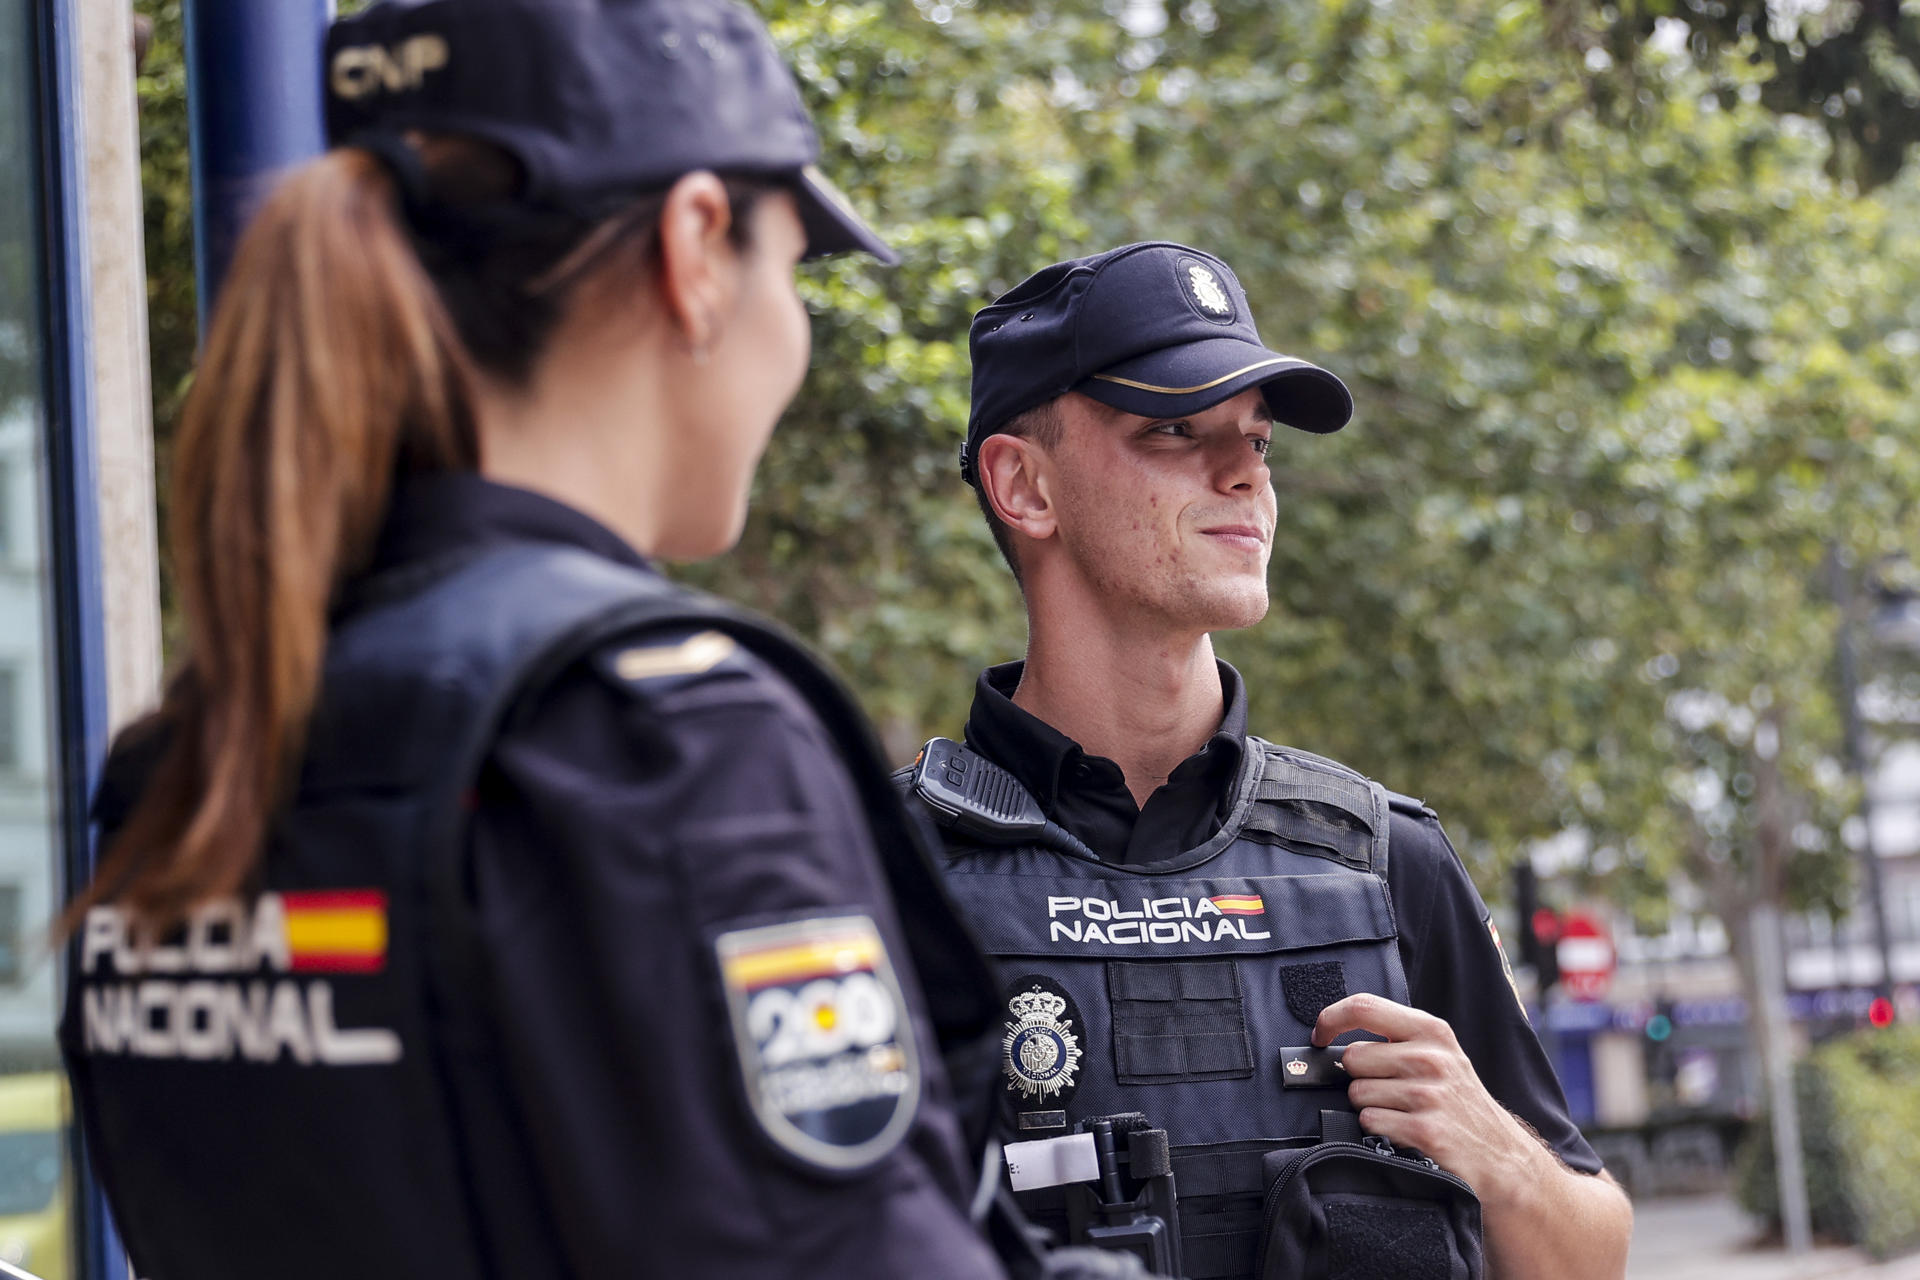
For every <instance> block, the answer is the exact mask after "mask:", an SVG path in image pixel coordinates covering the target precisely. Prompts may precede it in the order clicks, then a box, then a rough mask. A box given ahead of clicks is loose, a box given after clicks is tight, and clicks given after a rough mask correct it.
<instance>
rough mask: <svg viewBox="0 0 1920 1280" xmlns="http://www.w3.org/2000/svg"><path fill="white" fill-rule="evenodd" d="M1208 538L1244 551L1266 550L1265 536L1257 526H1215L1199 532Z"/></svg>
mask: <svg viewBox="0 0 1920 1280" xmlns="http://www.w3.org/2000/svg"><path fill="white" fill-rule="evenodd" d="M1200 532H1201V533H1204V534H1206V535H1207V536H1208V537H1209V538H1217V539H1219V540H1220V541H1221V542H1224V543H1227V544H1228V545H1230V546H1236V547H1241V548H1243V549H1246V550H1252V551H1262V550H1265V549H1266V545H1267V536H1266V534H1265V533H1263V532H1262V531H1261V530H1260V528H1259V527H1258V526H1257V525H1250V524H1216V525H1211V526H1209V527H1207V528H1205V529H1202V530H1201V531H1200Z"/></svg>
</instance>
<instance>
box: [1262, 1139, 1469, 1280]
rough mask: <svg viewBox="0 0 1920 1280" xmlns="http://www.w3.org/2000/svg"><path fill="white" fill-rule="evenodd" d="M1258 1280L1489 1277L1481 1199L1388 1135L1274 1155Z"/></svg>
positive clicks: (1267, 1167)
mask: <svg viewBox="0 0 1920 1280" xmlns="http://www.w3.org/2000/svg"><path fill="white" fill-rule="evenodd" d="M1262 1173H1263V1174H1264V1175H1265V1180H1266V1186H1267V1199H1266V1212H1265V1217H1264V1219H1263V1223H1262V1232H1263V1237H1262V1239H1261V1242H1260V1263H1259V1266H1258V1267H1257V1268H1256V1269H1255V1272H1254V1274H1255V1275H1257V1276H1259V1277H1260V1280H1483V1277H1484V1275H1485V1272H1486V1262H1485V1250H1484V1249H1483V1247H1482V1243H1481V1235H1480V1200H1479V1197H1477V1196H1475V1195H1474V1194H1473V1188H1471V1187H1469V1186H1468V1185H1467V1184H1466V1183H1465V1182H1462V1181H1461V1180H1460V1179H1459V1178H1456V1177H1454V1176H1453V1175H1452V1174H1450V1173H1448V1172H1446V1171H1445V1170H1443V1169H1441V1168H1440V1167H1439V1166H1438V1165H1436V1164H1434V1163H1433V1162H1432V1161H1430V1160H1424V1159H1421V1158H1418V1157H1415V1156H1409V1155H1404V1154H1399V1153H1396V1152H1395V1151H1394V1150H1393V1147H1392V1146H1391V1145H1390V1144H1388V1143H1387V1142H1385V1141H1383V1140H1380V1139H1374V1138H1369V1139H1367V1140H1366V1141H1364V1142H1321V1143H1318V1144H1316V1145H1314V1146H1311V1147H1296V1148H1293V1149H1291V1150H1284V1151H1274V1152H1270V1153H1268V1155H1267V1156H1266V1158H1265V1160H1264V1161H1263V1163H1262Z"/></svg>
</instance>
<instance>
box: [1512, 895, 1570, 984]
mask: <svg viewBox="0 0 1920 1280" xmlns="http://www.w3.org/2000/svg"><path fill="white" fill-rule="evenodd" d="M1513 905H1514V914H1515V915H1516V916H1517V917H1519V921H1520V939H1519V941H1520V963H1522V964H1524V965H1526V966H1528V967H1529V968H1531V969H1532V970H1533V977H1534V981H1535V982H1536V983H1537V984H1538V985H1539V988H1540V998H1541V999H1543V1000H1544V999H1545V998H1546V995H1547V991H1548V990H1549V989H1550V988H1552V987H1555V986H1558V985H1559V982H1560V954H1559V950H1558V948H1559V945H1560V917H1559V915H1558V914H1557V913H1556V912H1555V911H1554V910H1553V909H1552V908H1551V907H1543V906H1541V905H1540V881H1539V879H1538V877H1536V876H1535V875H1534V871H1533V864H1532V863H1530V862H1522V863H1521V864H1520V865H1519V866H1517V867H1515V868H1514V869H1513Z"/></svg>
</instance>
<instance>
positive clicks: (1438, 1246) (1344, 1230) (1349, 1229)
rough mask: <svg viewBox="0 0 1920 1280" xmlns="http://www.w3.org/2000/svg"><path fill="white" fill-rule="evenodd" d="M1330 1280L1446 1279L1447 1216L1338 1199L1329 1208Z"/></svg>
mask: <svg viewBox="0 0 1920 1280" xmlns="http://www.w3.org/2000/svg"><path fill="white" fill-rule="evenodd" d="M1326 1213H1327V1276H1328V1280H1447V1278H1448V1277H1449V1276H1451V1275H1452V1274H1453V1267H1452V1253H1453V1251H1452V1250H1451V1249H1450V1248H1448V1245H1447V1237H1448V1234H1449V1231H1448V1227H1447V1215H1446V1211H1445V1210H1443V1209H1441V1208H1440V1207H1439V1206H1438V1205H1430V1204H1383V1203H1381V1202H1380V1201H1379V1200H1377V1199H1374V1198H1372V1197H1369V1198H1368V1199H1366V1200H1359V1201H1353V1200H1344V1201H1343V1200H1336V1201H1333V1202H1331V1203H1329V1204H1328V1205H1327V1209H1326Z"/></svg>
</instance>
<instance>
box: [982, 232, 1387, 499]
mask: <svg viewBox="0 0 1920 1280" xmlns="http://www.w3.org/2000/svg"><path fill="white" fill-rule="evenodd" d="M969 346H970V347H971V349H972V355H973V409H972V412H971V414H970V415H969V416H968V419H967V440H966V443H965V444H964V445H962V446H961V449H960V474H961V476H962V477H963V478H965V480H966V481H967V483H968V484H977V483H979V481H978V478H977V477H976V476H975V474H974V467H973V460H974V456H975V453H976V451H977V450H978V449H979V447H980V442H981V441H982V440H984V439H985V438H986V437H988V436H990V435H992V434H993V433H994V432H996V431H998V430H1000V429H1001V428H1003V427H1005V426H1006V425H1007V423H1009V422H1011V421H1012V420H1013V419H1015V418H1017V417H1019V416H1020V415H1021V414H1023V413H1025V412H1027V411H1028V410H1029V409H1035V408H1038V407H1039V406H1041V405H1043V404H1046V403H1047V402H1048V401H1050V400H1053V399H1055V398H1057V397H1059V396H1062V395H1065V394H1066V393H1067V392H1069V391H1078V392H1079V393H1081V394H1082V395H1085V396H1089V397H1091V398H1093V399H1095V400H1098V401H1099V402H1100V403H1102V404H1105V405H1110V406H1112V407H1113V408H1115V409H1119V410H1121V411H1123V412H1126V413H1137V414H1140V415H1142V416H1144V417H1149V418H1163V417H1176V416H1178V415H1180V414H1184V413H1198V412H1200V411H1201V410H1202V409H1206V408H1209V407H1211V406H1213V405H1216V404H1219V403H1220V402H1221V401H1222V400H1226V399H1229V398H1231V397H1233V396H1236V395H1238V394H1239V393H1240V392H1242V391H1244V390H1246V389H1247V388H1248V387H1254V386H1257V387H1259V388H1260V389H1261V391H1262V392H1263V393H1264V395H1265V396H1266V401H1267V406H1268V408H1269V409H1271V410H1272V412H1273V416H1274V419H1275V421H1278V422H1283V423H1285V424H1286V425H1287V426H1290V427H1298V428H1299V429H1300V430H1302V431H1313V432H1320V433H1325V432H1329V431H1338V430H1339V429H1340V428H1341V427H1344V426H1345V425H1346V424H1347V419H1349V418H1351V417H1352V416H1353V396H1352V395H1351V394H1349V393H1348V391H1347V388H1346V385H1345V384H1344V383H1342V382H1341V381H1340V379H1338V378H1336V377H1334V376H1333V375H1332V374H1331V373H1328V372H1327V371H1326V370H1325V369H1322V368H1320V367H1319V366H1318V365H1315V364H1311V363H1309V362H1308V361H1305V360H1301V359H1299V358H1298V357H1296V356H1289V355H1282V354H1281V353H1280V352H1278V351H1272V350H1269V349H1268V348H1267V347H1266V345H1265V344H1264V343H1262V342H1261V341H1260V334H1259V331H1258V330H1256V329H1255V328H1254V326H1253V311H1252V309H1251V308H1250V307H1248V306H1247V295H1246V291H1245V290H1243V289H1242V288H1241V287H1240V281H1239V280H1237V279H1235V278H1234V274H1233V272H1232V270H1230V269H1229V268H1228V266H1227V264H1226V263H1224V262H1222V261H1220V259H1218V258H1216V257H1214V256H1213V255H1212V254H1210V253H1203V252H1201V251H1200V250H1198V249H1190V248H1188V247H1187V246H1186V245H1182V244H1173V243H1171V242H1169V241H1152V242H1149V243H1145V244H1130V245H1123V246H1121V247H1120V248H1118V249H1110V250H1108V251H1107V252H1105V253H1097V254H1094V255H1093V256H1092V257H1087V258H1075V259H1074V260H1073V261H1071V262H1058V263H1055V264H1054V265H1053V266H1050V267H1047V268H1044V269H1043V270H1041V271H1038V272H1035V273H1034V274H1033V275H1031V276H1029V277H1028V278H1027V279H1026V280H1024V281H1022V282H1021V283H1020V284H1019V285H1017V286H1016V287H1015V288H1014V289H1013V290H1012V291H1010V292H1009V293H1007V294H1006V295H1004V296H1003V297H1001V298H1000V300H999V301H997V302H995V303H994V304H993V305H992V306H990V307H987V308H985V309H983V310H982V311H981V312H980V314H979V315H977V316H975V317H974V318H973V331H972V333H971V334H970V336H969Z"/></svg>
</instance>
